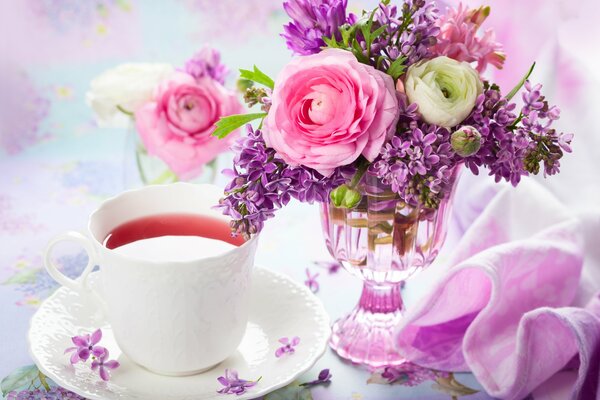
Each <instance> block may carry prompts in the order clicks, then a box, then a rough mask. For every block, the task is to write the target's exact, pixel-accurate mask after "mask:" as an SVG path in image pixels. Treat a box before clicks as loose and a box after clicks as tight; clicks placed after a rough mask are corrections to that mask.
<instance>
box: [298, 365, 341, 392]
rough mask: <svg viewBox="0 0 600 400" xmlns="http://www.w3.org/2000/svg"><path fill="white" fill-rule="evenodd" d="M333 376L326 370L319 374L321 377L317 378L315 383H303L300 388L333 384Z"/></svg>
mask: <svg viewBox="0 0 600 400" xmlns="http://www.w3.org/2000/svg"><path fill="white" fill-rule="evenodd" d="M332 376H333V375H331V373H330V372H329V368H326V369H324V370H322V371H321V372H319V376H318V377H317V379H315V380H314V381H310V382H306V383H301V384H300V386H309V387H310V386H315V385H322V384H328V383H330V382H331V377H332Z"/></svg>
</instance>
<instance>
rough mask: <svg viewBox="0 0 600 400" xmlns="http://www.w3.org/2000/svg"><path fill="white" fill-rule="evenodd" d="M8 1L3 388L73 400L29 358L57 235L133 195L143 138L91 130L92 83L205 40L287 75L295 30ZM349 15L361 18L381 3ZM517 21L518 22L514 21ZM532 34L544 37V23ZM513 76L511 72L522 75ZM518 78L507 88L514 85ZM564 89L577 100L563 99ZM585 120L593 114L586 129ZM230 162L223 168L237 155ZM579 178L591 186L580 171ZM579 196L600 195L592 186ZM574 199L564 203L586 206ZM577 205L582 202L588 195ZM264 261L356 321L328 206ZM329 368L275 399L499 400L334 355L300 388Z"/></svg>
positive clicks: (0, 188)
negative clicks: (137, 148) (45, 258)
mask: <svg viewBox="0 0 600 400" xmlns="http://www.w3.org/2000/svg"><path fill="white" fill-rule="evenodd" d="M8 3H9V2H4V3H2V4H0V27H1V28H0V29H3V31H1V32H0V34H2V37H3V38H10V39H7V40H3V41H2V42H0V52H1V53H2V54H3V58H4V59H3V60H2V63H0V72H1V73H0V87H1V88H2V92H1V93H0V305H1V307H2V308H1V310H2V317H3V318H2V324H1V325H0V379H2V378H4V379H3V380H2V387H1V388H2V391H3V392H4V393H8V392H11V391H16V392H21V393H22V396H23V395H24V394H25V393H31V394H34V393H38V394H37V397H35V396H34V397H31V398H42V394H43V393H45V392H47V391H50V392H51V393H55V394H56V393H58V394H57V395H55V396H54V397H52V396H48V397H45V398H69V397H68V396H67V395H65V394H64V393H62V392H59V390H58V389H53V387H54V383H53V382H51V381H50V380H48V379H45V377H44V376H43V375H42V374H40V373H39V371H37V369H36V368H35V366H33V365H32V361H31V358H30V357H29V355H28V349H27V340H26V332H27V327H28V322H29V318H30V317H31V315H32V314H33V313H34V312H35V310H36V308H37V307H39V305H40V303H41V302H42V301H43V300H44V299H45V298H46V297H48V296H49V295H50V294H51V293H52V292H53V291H54V290H56V288H57V284H56V283H55V282H54V281H53V280H52V279H51V278H50V277H49V276H48V274H47V273H46V272H45V271H44V269H43V266H42V260H41V255H42V251H43V249H44V246H45V244H46V243H47V241H48V240H49V239H50V238H51V237H52V236H53V235H55V234H58V233H60V232H62V231H65V230H68V229H78V230H82V229H83V228H84V227H85V223H86V219H87V216H88V214H89V213H90V211H91V210H93V209H94V208H95V207H96V206H97V205H98V204H99V202H101V201H102V200H103V199H105V198H107V197H109V196H112V195H114V194H117V193H119V192H120V191H122V190H124V189H125V188H127V187H129V186H130V185H131V183H132V179H131V176H135V171H134V170H132V168H131V164H132V157H133V149H132V146H131V142H132V140H131V138H128V137H127V134H126V132H124V131H118V130H110V129H101V128H99V127H98V126H97V125H96V124H95V123H94V121H93V120H92V113H91V111H90V110H89V109H88V108H87V107H86V105H85V91H86V89H87V86H88V83H89V81H90V80H91V79H92V78H93V77H94V76H95V75H97V74H99V73H100V72H101V71H102V70H104V69H106V68H108V67H110V66H113V65H116V64H118V63H122V62H125V61H166V62H171V63H173V64H178V63H181V61H182V60H184V59H186V58H188V57H189V56H190V55H192V54H193V53H194V52H195V51H197V50H198V49H199V48H200V47H201V46H202V44H204V43H205V42H209V43H210V44H211V45H212V46H215V47H217V48H220V49H221V50H222V52H223V54H224V61H225V63H227V64H228V65H230V66H231V69H232V70H235V69H237V68H242V67H248V66H249V65H251V64H253V63H260V64H261V68H263V69H264V70H265V71H266V72H267V73H269V74H271V75H276V72H277V71H278V70H279V69H281V67H282V66H283V64H284V63H285V62H287V60H288V59H289V54H288V53H287V50H286V49H285V46H284V45H283V42H282V40H281V39H280V38H279V37H278V34H279V33H280V31H281V25H282V24H283V23H284V21H285V18H284V16H283V13H282V12H281V1H280V0H244V1H242V2H240V1H235V0H222V1H219V2H215V1H212V0H172V1H164V2H163V1H161V2H141V1H139V2H138V1H134V0H98V1H94V2H91V1H79V0H55V1H51V0H22V1H18V2H10V5H9V4H8ZM350 3H351V4H352V5H353V8H355V9H359V8H360V7H362V6H364V5H368V6H372V5H373V4H374V1H371V0H362V1H361V0H356V1H350ZM531 3H532V4H533V3H536V4H537V3H538V2H531ZM554 3H560V1H556V2H554ZM519 4H520V3H519ZM527 4H530V3H529V2H528V3H527ZM523 7H525V6H523ZM555 8H556V9H558V8H557V7H555ZM557 13H558V11H557ZM592 14H593V13H592ZM500 15H501V16H502V15H504V16H506V15H509V14H508V13H506V12H505V13H501V14H500ZM527 15H528V14H527ZM551 17H552V16H550V17H548V18H549V21H550V22H551ZM510 18H513V19H514V18H517V17H515V13H510ZM500 20H501V21H502V19H500ZM511 21H512V20H511ZM523 25H527V24H523ZM534 25H535V24H534ZM550 25H551V24H550ZM548 26H549V22H548V23H546V24H545V25H544V27H545V29H546V31H547V32H552V30H551V29H554V27H553V26H551V27H550V28H548ZM233 27H235V28H233ZM534 27H535V28H536V29H541V28H540V25H539V24H538V25H535V26H534ZM534 27H531V29H533V28H534ZM511 29H512V28H511ZM548 29H550V30H548ZM546 31H544V32H546ZM501 35H503V36H504V37H502V39H504V40H508V41H509V43H512V44H511V46H513V47H515V48H512V49H511V54H515V58H516V63H518V64H519V65H518V67H521V66H522V65H529V57H528V53H527V51H524V50H523V49H519V47H518V46H516V45H515V43H516V42H515V41H512V42H511V41H510V35H509V34H507V33H504V34H501ZM540 36H543V35H541V34H540V35H537V36H536V37H537V38H539V37H540ZM563 39H564V38H563ZM553 54H554V53H553ZM552 57H554V56H552ZM556 57H558V56H556ZM556 57H555V58H554V61H556V62H555V65H563V64H564V60H563V61H561V59H560V57H558V58H556ZM580 61H581V60H580ZM581 62H582V63H583V64H585V62H584V61H581ZM561 63H563V64H561ZM590 65H591V64H590ZM515 66H516V64H512V68H514V69H515V70H518V68H515ZM507 67H508V68H509V69H510V68H511V64H508V65H507ZM573 68H574V67H572V66H571V69H569V68H562V69H561V70H557V71H559V72H560V71H562V72H560V73H559V72H556V71H555V72H556V75H553V76H556V82H557V86H556V92H555V95H556V96H557V97H559V98H561V99H563V100H564V99H568V98H569V96H571V97H570V98H571V100H573V102H576V96H577V94H578V93H580V92H581V91H582V90H583V89H582V88H583V87H584V86H583V81H581V80H578V79H577V74H576V73H575V70H574V69H573ZM546 72H547V71H546ZM550 72H552V71H550ZM519 74H520V72H518V71H517V72H515V73H514V74H512V75H511V74H510V73H509V74H507V75H505V76H506V79H507V80H509V79H512V78H514V77H515V76H519ZM232 79H233V74H232ZM565 87H567V88H568V89H569V90H568V91H564V90H563V91H562V92H561V88H563V89H564V88H565ZM578 90H579V92H577V91H578ZM572 104H574V103H572ZM585 118H586V115H583V116H582V118H581V119H580V123H581V124H583V123H584V122H581V121H584V120H585ZM567 121H568V120H567ZM567 121H566V122H565V123H567ZM571 122H573V121H572V120H571ZM580 149H581V148H580ZM584 153H585V152H584ZM588 154H589V153H588ZM584 155H585V154H583V155H581V157H582V158H581V160H583V159H584V158H583V157H584ZM220 161H221V164H222V166H225V165H226V163H227V157H223V158H222V159H221V160H220ZM132 174H133V175H132ZM567 179H570V180H572V181H573V182H576V181H578V180H579V181H581V178H579V177H578V176H575V173H571V174H570V175H569V172H568V170H567V171H566V176H565V180H567ZM563 182H564V181H563ZM557 185H558V184H557ZM579 187H582V188H583V189H582V190H584V191H585V190H588V191H589V190H590V189H589V186H584V185H580V186H579ZM563 193H566V194H564V195H563V196H562V197H563V198H571V199H572V198H574V197H575V196H577V195H576V194H568V193H570V192H568V191H563ZM590 193H592V192H591V191H590ZM584 194H585V193H584ZM579 197H584V196H581V193H579ZM290 255H291V256H290ZM257 258H258V263H260V264H261V265H264V266H266V267H269V268H272V269H275V270H277V271H281V272H284V273H286V274H288V275H290V276H292V277H293V278H295V279H297V280H298V281H305V280H306V279H307V273H310V274H311V276H314V274H317V273H318V276H317V277H316V281H317V282H318V285H319V290H318V293H317V296H318V297H319V298H320V299H321V300H322V301H323V303H324V304H325V307H326V308H327V310H328V312H329V313H330V314H331V316H332V318H336V317H338V316H341V315H343V314H344V313H345V312H347V311H349V310H350V309H351V308H352V307H353V306H354V302H355V301H356V300H357V299H358V296H359V291H360V287H359V282H358V281H357V280H356V279H355V278H353V277H351V276H350V275H348V274H347V273H346V272H345V271H343V270H337V271H335V272H331V271H329V270H328V269H327V268H326V267H324V266H323V264H322V263H319V262H327V261H330V258H329V256H328V255H327V252H326V249H325V246H324V243H323V240H322V238H321V235H320V225H319V216H318V210H317V208H316V207H311V206H306V205H300V204H295V205H294V206H292V207H289V208H287V209H285V210H283V211H282V212H281V213H280V215H279V216H278V218H277V219H276V220H274V221H273V222H271V223H269V224H268V226H267V228H266V230H265V232H264V234H263V236H262V239H261V246H260V250H259V254H258V255H257ZM59 261H60V263H61V264H62V267H63V270H64V271H65V272H66V273H67V274H70V275H77V273H78V271H79V270H80V269H81V267H82V266H83V265H84V263H85V255H84V254H83V253H81V250H80V249H77V248H74V247H73V248H70V247H64V248H61V249H60V255H59ZM315 262H317V263H315ZM324 368H329V369H330V370H331V373H332V375H333V379H332V383H331V384H329V385H324V386H316V387H314V388H312V389H304V390H300V388H299V387H298V386H297V384H292V385H290V386H288V387H287V388H284V389H281V390H279V391H277V392H275V393H273V394H271V395H268V396H267V397H266V398H268V399H292V398H299V399H311V398H314V399H323V400H328V399H356V400H358V399H369V400H371V399H373V400H375V399H382V400H383V399H390V400H391V399H399V398H419V399H448V398H453V399H456V398H462V397H464V398H468V399H485V398H489V397H488V396H487V395H486V394H485V393H484V392H482V391H481V387H480V385H479V384H478V383H477V382H476V380H475V379H474V377H473V376H472V375H471V374H467V373H460V374H459V373H456V374H441V373H437V372H435V371H429V370H424V369H421V368H418V367H414V368H408V369H406V370H392V371H387V372H386V371H368V370H366V369H363V368H360V367H357V366H352V365H350V364H347V363H345V362H343V361H341V360H340V359H339V358H338V357H336V355H335V354H334V353H333V352H331V351H328V352H327V353H326V355H325V356H324V357H323V358H322V359H321V360H320V361H319V362H318V363H317V365H316V366H315V367H314V368H312V370H310V371H309V372H307V373H306V374H304V375H303V376H302V377H301V378H300V379H299V380H298V382H306V381H311V380H313V379H315V378H316V377H317V375H318V373H319V371H321V370H322V369H324ZM383 372H386V373H385V375H383V376H382V373H383ZM216 388H217V384H216V382H215V389H216ZM36 390H38V392H35V391H36ZM23 391H24V392H23ZM61 393H62V394H61ZM19 398H21V397H19ZM23 398H30V397H23Z"/></svg>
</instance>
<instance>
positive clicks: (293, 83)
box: [264, 49, 398, 176]
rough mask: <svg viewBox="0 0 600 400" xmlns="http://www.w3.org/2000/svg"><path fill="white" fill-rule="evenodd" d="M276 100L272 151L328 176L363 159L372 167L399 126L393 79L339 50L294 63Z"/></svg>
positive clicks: (269, 124)
mask: <svg viewBox="0 0 600 400" xmlns="http://www.w3.org/2000/svg"><path fill="white" fill-rule="evenodd" d="M271 100H272V105H271V109H270V111H269V115H268V116H267V119H266V120H265V129H264V138H265V142H266V143H267V145H268V146H270V147H272V148H274V149H275V150H276V151H277V153H278V154H279V155H280V156H281V157H282V158H283V160H284V161H285V162H286V163H288V164H290V165H291V166H297V165H303V166H306V167H309V168H313V169H315V170H317V171H318V172H319V173H321V174H322V175H324V176H330V175H331V174H332V173H333V170H334V169H335V168H337V167H340V166H343V165H348V164H351V163H352V162H354V161H355V160H356V159H357V158H358V157H360V156H361V155H363V156H364V157H365V158H366V159H368V160H369V161H373V160H374V159H375V157H377V155H378V154H379V151H380V150H381V147H382V146H383V144H384V142H385V141H386V140H387V139H389V138H390V137H391V135H393V132H394V130H395V127H396V122H397V121H398V99H397V98H396V88H395V87H394V81H393V79H392V78H391V77H390V76H389V75H386V74H385V73H383V72H381V71H378V70H376V69H375V68H373V67H371V66H368V65H365V64H361V63H359V62H358V61H357V60H356V58H355V57H354V55H353V54H352V53H351V52H349V51H344V50H340V49H327V50H324V51H323V52H321V53H318V54H314V55H310V56H305V57H297V58H295V59H294V60H292V61H291V62H290V63H289V64H288V65H287V66H286V67H285V68H284V69H283V70H282V71H281V73H280V75H279V77H278V79H277V82H276V83H275V89H274V90H273V95H272V97H271Z"/></svg>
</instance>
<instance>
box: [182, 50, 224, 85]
mask: <svg viewBox="0 0 600 400" xmlns="http://www.w3.org/2000/svg"><path fill="white" fill-rule="evenodd" d="M184 70H185V72H187V73H188V74H190V75H192V76H193V77H194V78H196V79H200V78H203V77H209V78H212V79H214V80H215V81H217V82H219V83H220V84H221V85H224V84H225V78H226V77H227V74H228V73H229V70H228V69H227V67H226V66H225V65H224V64H222V63H221V53H219V52H218V51H217V50H215V49H213V48H210V47H204V48H203V49H202V50H200V51H199V52H198V53H196V54H195V55H194V57H192V58H191V59H189V60H188V61H187V62H186V63H185V68H184Z"/></svg>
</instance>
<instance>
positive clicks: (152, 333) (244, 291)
mask: <svg viewBox="0 0 600 400" xmlns="http://www.w3.org/2000/svg"><path fill="white" fill-rule="evenodd" d="M222 194H223V191H222V189H219V188H218V187H216V186H213V185H192V184H187V183H175V184H172V185H164V186H148V187H144V188H142V189H138V190H132V191H128V192H125V193H122V194H120V195H118V196H116V197H114V198H112V199H109V200H107V201H105V202H104V203H103V204H102V205H101V206H100V207H99V208H98V209H97V210H96V211H94V212H93V213H92V214H91V216H90V219H89V224H88V231H89V232H88V234H89V238H88V237H86V236H85V235H83V234H81V233H77V232H68V233H65V234H63V235H61V236H59V237H57V238H56V239H54V240H53V241H52V242H50V244H49V245H48V248H47V249H46V256H45V265H46V269H47V270H48V272H49V273H50V275H51V276H52V277H53V278H54V279H55V280H56V281H58V282H59V283H60V284H62V285H64V286H66V287H69V288H71V289H73V290H76V291H78V292H80V293H85V294H89V295H93V296H98V294H96V293H94V292H93V291H92V290H91V289H90V287H89V285H88V282H87V278H88V276H89V274H90V272H91V271H92V269H93V268H94V266H95V265H99V266H100V276H101V282H102V289H103V290H102V292H103V293H102V296H101V297H102V299H101V303H103V308H105V310H104V311H105V312H106V315H107V317H108V320H109V321H110V323H111V326H112V329H113V331H114V334H115V338H116V340H117V343H118V344H119V347H120V348H121V350H122V351H123V353H125V354H126V355H127V356H128V357H129V358H130V359H131V360H133V361H134V362H135V363H137V364H139V365H141V366H143V367H145V368H147V369H148V370H150V371H153V372H156V373H158V374H162V375H175V376H179V375H191V374H195V373H199V372H202V371H205V370H207V369H210V368H211V367H213V366H215V365H216V364H218V363H220V362H221V361H223V360H224V359H226V358H227V357H228V356H229V355H231V354H232V353H233V352H234V351H235V350H236V348H237V346H238V345H239V343H240V341H241V340H242V337H243V335H244V332H245V329H246V324H247V319H248V291H249V287H250V278H251V273H252V267H253V264H254V254H255V251H256V245H257V240H258V239H257V237H253V238H252V239H250V240H249V241H247V242H246V243H244V244H243V245H241V246H239V247H235V248H232V249H231V250H228V251H227V252H225V253H223V254H220V255H218V256H214V257H204V258H200V257H199V258H198V259H193V260H189V261H187V260H186V261H150V260H147V259H146V260H144V259H137V258H133V257H131V256H124V255H122V254H119V253H118V252H116V251H114V250H109V249H108V248H107V247H105V246H104V245H103V241H104V239H105V237H106V236H107V234H108V233H110V232H111V231H112V230H113V229H114V228H116V227H117V226H119V225H121V224H123V223H124V222H127V221H131V220H134V219H137V218H140V217H145V216H150V215H156V214H165V213H193V214H201V215H206V216H212V217H216V218H220V219H222V220H224V221H227V218H226V217H224V216H223V215H221V214H220V213H219V212H218V211H215V210H213V209H212V207H213V206H214V205H215V204H217V203H218V200H219V198H220V197H221V196H222ZM65 240H67V241H76V242H78V243H79V244H81V245H82V246H83V248H84V249H85V250H86V251H87V253H88V256H89V262H88V265H87V267H86V268H85V270H84V272H83V273H82V275H81V276H80V277H79V278H78V279H77V280H73V279H70V278H68V277H66V276H65V275H63V274H62V273H61V272H60V271H59V270H58V269H57V267H56V266H55V265H54V263H53V262H52V260H51V257H50V255H51V252H52V249H53V247H54V246H55V245H56V244H57V243H58V242H61V241H65ZM75 334H78V332H73V335H75Z"/></svg>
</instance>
